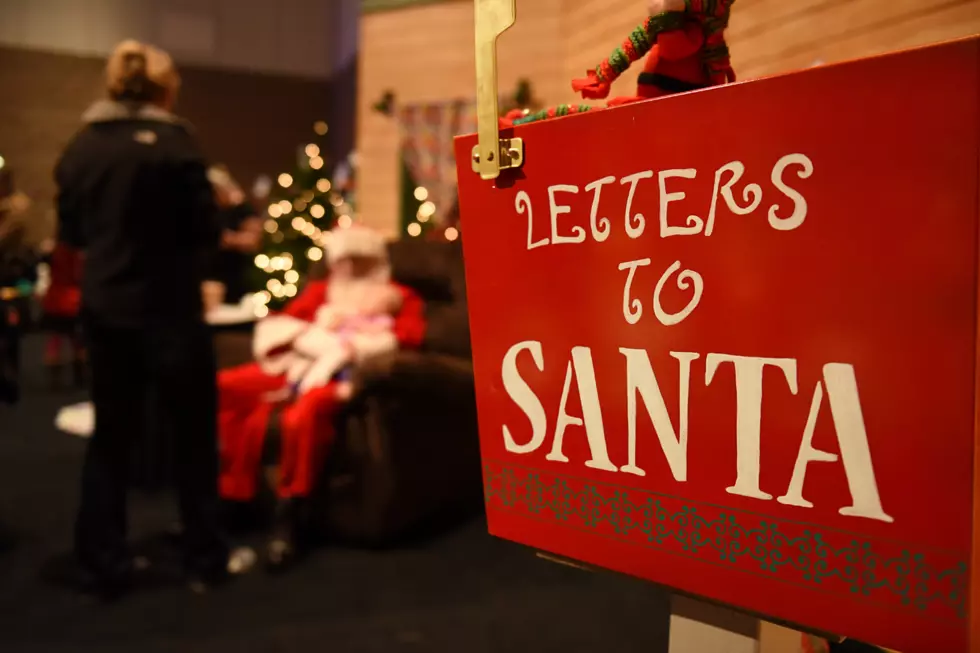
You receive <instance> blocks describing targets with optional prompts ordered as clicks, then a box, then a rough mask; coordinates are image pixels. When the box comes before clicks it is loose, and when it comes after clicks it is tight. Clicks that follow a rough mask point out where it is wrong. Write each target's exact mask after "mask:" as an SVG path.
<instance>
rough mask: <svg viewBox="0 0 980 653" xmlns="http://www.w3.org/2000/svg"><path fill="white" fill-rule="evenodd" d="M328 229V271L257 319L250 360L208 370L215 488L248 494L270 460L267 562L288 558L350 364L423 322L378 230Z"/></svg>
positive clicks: (229, 495)
mask: <svg viewBox="0 0 980 653" xmlns="http://www.w3.org/2000/svg"><path fill="white" fill-rule="evenodd" d="M329 236H330V238H329V241H328V245H327V248H326V251H327V261H328V264H329V266H330V274H329V277H328V279H327V280H326V281H310V282H309V283H308V284H307V286H306V288H305V289H304V291H303V292H302V293H301V294H300V295H299V296H298V297H297V298H296V299H294V300H293V301H292V302H290V303H289V304H288V305H287V306H286V308H285V310H284V311H283V312H282V313H280V314H275V315H270V316H268V317H266V318H264V319H262V320H261V321H260V322H259V323H258V324H257V325H256V328H255V336H254V343H253V350H254V354H255V359H256V362H255V363H251V364H248V365H244V366H242V367H238V368H234V369H231V370H226V371H223V372H222V373H221V374H220V376H219V379H218V386H219V398H220V412H219V436H220V442H221V476H220V490H221V494H222V496H223V498H225V499H228V500H233V501H250V500H251V499H253V498H254V497H255V494H256V489H257V484H258V477H259V471H260V467H262V466H263V463H266V464H268V463H270V462H271V463H272V465H271V467H272V471H273V472H274V473H273V474H272V476H273V478H272V482H273V484H274V485H275V490H276V493H277V495H278V497H279V504H278V507H277V515H276V520H275V527H274V531H273V534H272V537H271V539H270V542H269V546H268V551H267V557H268V561H269V563H270V564H271V565H273V566H280V565H284V564H286V563H287V562H289V561H290V560H291V559H292V558H293V557H294V553H295V550H296V546H295V535H296V533H295V531H296V523H297V519H298V516H299V514H300V506H301V505H302V502H303V500H304V499H306V498H307V497H309V495H310V493H311V492H312V490H313V488H314V486H315V484H316V481H317V477H318V474H319V472H320V470H321V469H322V468H323V464H324V459H325V457H326V455H327V453H328V450H329V447H330V445H331V443H332V441H333V438H334V419H335V417H336V415H337V411H338V409H339V408H340V406H341V405H342V404H343V402H344V401H345V400H347V399H349V398H350V396H351V393H352V391H353V389H352V387H351V385H350V380H349V379H348V378H347V375H348V374H349V372H350V369H351V367H355V366H357V365H359V364H360V363H361V362H363V361H365V360H366V359H368V358H370V357H373V356H379V355H383V354H385V353H389V352H393V351H396V350H397V349H399V348H417V347H419V346H421V343H422V337H423V332H424V329H425V323H424V319H423V312H422V301H421V299H420V298H419V297H418V296H417V295H416V294H415V293H414V292H413V291H412V290H410V289H409V288H407V287H405V286H401V285H398V284H395V283H393V282H392V281H391V268H390V264H389V262H388V256H387V247H386V245H385V242H384V240H383V238H382V237H381V235H380V234H378V233H377V232H375V231H373V230H370V229H366V228H363V227H351V228H347V229H335V230H333V231H331V232H330V234H329ZM277 408H278V409H280V410H279V411H277V414H278V415H279V417H278V419H279V429H278V434H279V437H280V439H281V442H280V443H279V446H278V451H275V449H276V447H270V446H268V443H267V442H266V438H267V436H268V433H269V421H270V416H271V415H272V414H273V410H274V409H277ZM270 450H272V451H273V455H272V458H273V460H271V461H269V460H268V452H269V451H270ZM263 458H266V460H263Z"/></svg>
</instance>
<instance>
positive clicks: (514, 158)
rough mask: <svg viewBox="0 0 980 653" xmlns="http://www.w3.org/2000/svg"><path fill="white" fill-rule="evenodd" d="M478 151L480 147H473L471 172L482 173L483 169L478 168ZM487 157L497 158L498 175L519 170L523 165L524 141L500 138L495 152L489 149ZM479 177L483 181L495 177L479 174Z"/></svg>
mask: <svg viewBox="0 0 980 653" xmlns="http://www.w3.org/2000/svg"><path fill="white" fill-rule="evenodd" d="M480 151H481V150H480V145H474V146H473V172H479V173H482V172H483V168H482V167H481V166H480ZM489 156H490V157H496V158H497V162H498V163H497V170H498V174H499V171H500V170H509V169H510V168H520V167H521V165H523V164H524V139H522V138H500V139H498V140H497V148H496V151H494V150H493V149H492V148H491V149H490V150H489ZM480 176H481V177H483V178H484V179H493V178H494V177H496V176H497V175H496V174H495V175H493V176H492V177H485V176H483V174H481V175H480Z"/></svg>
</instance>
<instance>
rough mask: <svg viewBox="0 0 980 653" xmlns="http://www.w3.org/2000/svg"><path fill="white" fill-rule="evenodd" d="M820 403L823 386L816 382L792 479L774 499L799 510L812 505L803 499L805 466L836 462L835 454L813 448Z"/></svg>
mask: <svg viewBox="0 0 980 653" xmlns="http://www.w3.org/2000/svg"><path fill="white" fill-rule="evenodd" d="M822 402H823V384H822V383H820V382H819V381H817V387H816V388H814V389H813V399H812V400H810V413H809V414H808V415H807V418H806V426H804V427H803V442H801V443H800V451H799V453H798V454H797V455H796V464H795V465H793V477H792V478H791V479H790V481H789V488H787V490H786V494H784V495H783V496H781V497H777V498H776V501H778V502H779V503H782V504H785V505H787V506H798V507H800V508H812V507H813V504H812V503H810V502H809V501H807V500H806V499H804V498H803V481H804V480H805V478H806V467H807V464H809V463H811V462H827V463H832V462H834V461H835V460H837V455H836V454H832V453H827V452H826V451H820V450H819V449H815V448H814V447H813V431H814V429H816V426H817V415H818V414H819V413H820V404H821V403H822Z"/></svg>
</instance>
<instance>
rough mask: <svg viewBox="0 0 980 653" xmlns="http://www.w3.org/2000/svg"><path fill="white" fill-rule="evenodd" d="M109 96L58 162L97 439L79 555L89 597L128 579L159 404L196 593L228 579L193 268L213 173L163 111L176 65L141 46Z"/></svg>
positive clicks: (212, 388)
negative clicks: (133, 470)
mask: <svg viewBox="0 0 980 653" xmlns="http://www.w3.org/2000/svg"><path fill="white" fill-rule="evenodd" d="M106 72H107V83H108V95H109V97H108V99H106V100H103V101H99V102H96V103H95V104H94V105H93V106H92V107H91V108H90V109H89V110H88V111H87V112H86V113H85V115H84V118H83V120H84V122H85V125H84V127H82V129H81V130H80V131H79V132H78V133H77V134H76V135H75V137H74V139H73V140H72V141H71V143H70V144H69V145H68V147H67V149H66V150H65V152H64V153H63V155H62V157H61V160H60V161H59V162H58V165H57V168H56V171H55V179H56V182H57V185H58V218H59V237H60V238H61V239H63V240H64V241H65V243H66V244H67V245H69V246H72V247H76V248H78V249H80V250H83V251H84V253H85V262H84V268H83V271H82V322H83V325H84V327H85V330H86V334H87V337H88V341H89V345H90V360H91V366H92V400H93V403H94V405H95V411H96V427H95V432H94V434H93V435H92V438H91V439H90V441H89V444H88V450H87V452H86V456H85V464H84V469H83V472H82V497H81V506H80V508H79V512H78V518H77V521H76V525H75V555H76V558H77V561H78V563H79V565H80V568H81V570H82V571H83V572H84V576H85V578H86V579H87V580H88V581H89V582H88V583H87V584H88V585H89V586H90V588H91V589H93V590H95V591H97V592H99V593H100V594H103V595H108V596H114V595H117V594H119V593H120V592H122V591H124V590H125V589H127V587H128V586H129V584H130V583H131V581H132V574H133V564H132V559H131V556H130V554H129V553H128V552H127V549H126V543H125V536H126V533H125V531H126V514H125V512H126V485H127V472H128V465H129V460H130V453H131V449H132V446H133V444H134V442H135V441H136V440H137V439H138V438H139V434H140V433H141V432H142V430H143V428H144V427H145V424H146V420H145V413H144V411H145V408H146V406H147V405H148V404H151V405H157V406H161V407H162V409H163V411H162V412H163V414H161V415H159V416H157V417H160V418H165V420H164V423H165V427H166V429H167V431H168V434H169V437H170V439H171V441H172V443H173V447H174V450H175V459H176V463H177V466H178V467H177V469H176V476H177V483H178V492H179V503H180V511H181V516H182V521H183V524H184V528H185V531H184V537H183V540H184V542H183V543H184V547H185V549H184V553H185V566H186V569H187V572H188V573H189V574H190V576H191V578H192V580H193V583H194V586H195V587H204V586H205V585H206V584H207V583H210V582H215V581H218V580H222V579H223V578H224V575H225V573H226V568H227V559H228V550H227V544H226V542H225V540H224V538H223V536H222V534H221V533H220V531H219V527H218V496H217V471H218V459H217V438H216V432H215V430H216V385H215V384H216V381H215V374H216V372H215V361H214V351H213V346H212V341H211V336H210V333H209V331H208V328H207V326H206V324H205V322H204V319H203V308H202V299H201V283H202V278H203V271H202V270H201V261H202V260H204V258H205V257H206V253H207V252H208V251H210V250H212V249H216V248H217V246H218V242H219V238H220V234H221V229H220V225H219V224H218V222H217V211H216V207H215V204H214V200H213V194H212V188H211V184H210V183H209V182H208V178H207V173H206V170H207V166H206V164H205V162H204V160H203V158H202V156H201V153H200V151H199V149H198V146H197V143H196V142H195V139H194V137H193V135H192V133H191V131H190V129H189V127H188V125H186V124H184V123H183V122H182V121H181V120H180V119H178V118H177V117H175V116H174V115H173V114H172V113H171V109H172V108H173V105H174V101H175V99H176V95H177V90H178V87H179V78H178V76H177V72H176V70H175V69H174V66H173V63H172V61H171V60H170V57H169V56H168V55H167V54H166V53H164V52H161V51H159V50H157V49H155V48H153V47H150V46H146V45H143V44H140V43H137V42H135V41H127V42H124V43H122V44H120V45H119V46H118V47H117V48H116V50H115V52H114V53H113V54H112V56H111V57H110V58H109V62H108V65H107V69H106Z"/></svg>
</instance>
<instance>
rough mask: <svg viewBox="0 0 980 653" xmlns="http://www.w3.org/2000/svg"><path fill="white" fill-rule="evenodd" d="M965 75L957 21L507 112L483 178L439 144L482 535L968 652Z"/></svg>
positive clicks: (976, 67) (864, 634) (973, 242)
mask: <svg viewBox="0 0 980 653" xmlns="http://www.w3.org/2000/svg"><path fill="white" fill-rule="evenodd" d="M978 85H980V41H978V40H976V39H970V40H964V41H958V42H954V43H949V44H944V45H941V46H937V47H932V48H926V49H921V50H915V51H910V52H904V53H899V54H895V55H890V56H885V57H880V58H874V59H869V60H864V61H858V62H854V63H849V64H844V65H838V66H829V67H824V68H817V69H812V70H808V71H805V72H801V73H797V74H791V75H786V76H781V77H775V78H771V79H765V80H760V81H754V82H749V83H743V84H737V85H732V86H728V87H723V88H718V89H712V90H707V91H703V92H698V93H691V94H686V95H680V96H675V97H671V98H666V99H660V100H654V101H651V102H645V103H640V104H636V105H631V106H626V107H622V108H617V109H611V110H606V111H598V112H594V113H587V114H582V115H578V116H573V117H569V118H564V119H559V120H553V121H547V122H542V123H534V124H531V125H527V126H524V127H519V128H517V129H516V130H515V131H514V135H516V136H520V137H522V138H523V139H524V146H525V163H524V166H523V167H522V168H520V169H518V170H511V171H504V172H503V173H502V174H501V176H500V178H498V179H497V180H495V181H483V180H481V179H480V178H479V176H478V175H477V174H475V173H473V172H472V170H471V169H470V151H471V149H472V147H473V146H474V145H475V137H473V136H468V137H462V138H460V139H458V140H457V143H456V156H457V161H458V162H459V183H460V197H461V208H462V216H463V234H464V253H465V259H466V276H467V284H468V291H469V297H470V300H469V301H470V317H471V325H472V326H471V328H472V339H473V348H474V352H475V353H474V365H475V369H476V376H477V401H478V407H479V420H480V438H481V445H482V453H483V462H484V478H485V488H486V501H487V508H488V518H489V526H490V531H491V532H492V533H493V534H495V535H498V536H500V537H503V538H506V539H509V540H515V541H517V542H522V543H524V544H528V545H531V546H534V547H538V548H541V549H546V550H548V551H551V552H554V553H556V554H560V555H565V556H568V557H571V558H575V559H578V560H582V561H585V562H588V563H592V564H595V565H599V566H602V567H606V568H609V569H613V570H617V571H621V572H626V573H630V574H634V575H636V576H640V577H643V578H647V579H650V580H653V581H657V582H660V583H664V584H667V585H670V586H672V587H675V588H679V589H682V590H685V591H688V592H693V593H695V594H698V595H702V596H705V597H710V598H711V599H716V600H719V601H723V602H726V603H729V604H734V605H736V606H740V607H742V608H744V609H747V610H751V611H755V612H759V613H762V614H765V615H769V616H770V617H773V618H778V619H781V620H786V621H790V622H793V623H798V624H802V625H804V626H806V627H810V628H814V629H820V630H823V631H827V632H833V633H839V634H841V635H845V636H848V637H853V638H856V639H859V640H863V641H869V642H873V643H876V644H880V645H884V646H889V647H892V648H898V649H900V650H902V651H903V653H935V652H937V651H944V652H954V651H966V650H967V646H968V639H969V636H968V632H969V626H970V620H969V615H968V599H969V590H970V588H971V582H970V569H971V547H972V527H973V521H974V520H973V496H974V479H973V474H974V437H975V427H974V421H975V419H974V413H975V397H976V383H975V374H976V365H977V363H976V361H977V353H976V352H977V347H976V344H977V269H978V261H977V249H978V228H977V227H978V180H980V170H978V156H980V147H978V127H980V113H978V90H977V89H978V88H980V86H978ZM609 626H610V627H613V625H611V624H610V625H609ZM623 627H625V624H624V625H623Z"/></svg>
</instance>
